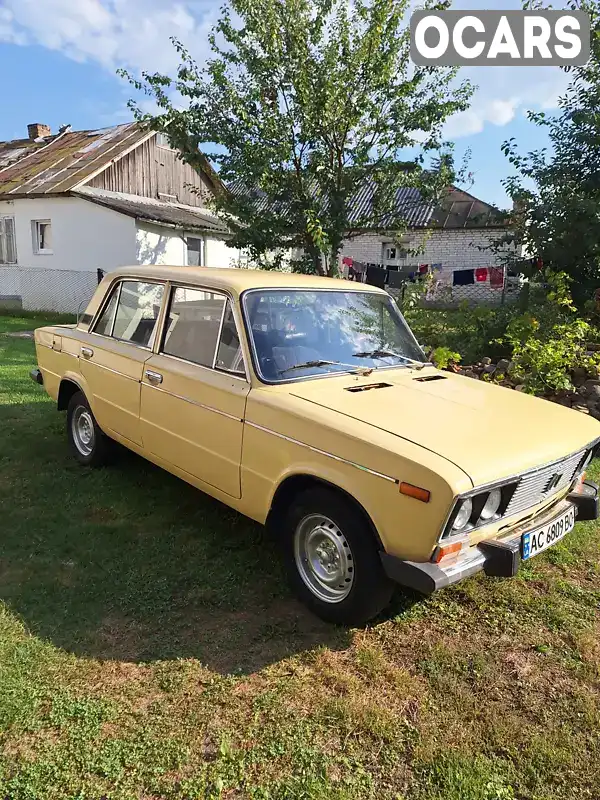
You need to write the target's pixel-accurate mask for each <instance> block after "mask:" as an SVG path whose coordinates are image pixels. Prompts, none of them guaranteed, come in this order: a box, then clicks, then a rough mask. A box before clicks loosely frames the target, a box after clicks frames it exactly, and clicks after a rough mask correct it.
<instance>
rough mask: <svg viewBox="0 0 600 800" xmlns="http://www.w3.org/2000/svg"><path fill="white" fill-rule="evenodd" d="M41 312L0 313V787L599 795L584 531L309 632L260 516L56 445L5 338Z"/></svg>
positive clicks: (24, 368)
mask: <svg viewBox="0 0 600 800" xmlns="http://www.w3.org/2000/svg"><path fill="white" fill-rule="evenodd" d="M39 324H43V320H41V319H39V318H38V319H35V320H32V319H31V318H19V317H18V316H11V317H0V332H2V333H0V511H1V517H0V530H1V532H2V535H1V549H0V797H1V798H6V799H7V800H38V799H39V798H44V799H45V798H52V799H54V798H56V800H59V799H60V800H64V799H65V798H67V799H68V798H72V799H73V800H75V798H77V800H84V799H85V800H100V799H101V798H107V799H108V798H110V799H111V800H113V799H115V800H116V799H117V798H119V800H121V799H124V798H131V799H132V800H133V799H134V798H135V799H136V800H141V799H142V798H143V800H151V799H152V798H178V799H179V800H184V799H185V800H192V798H198V799H202V800H205V799H207V798H223V799H224V800H225V799H226V800H234V798H235V799H236V800H237V798H246V797H250V798H257V800H258V799H259V798H260V799H261V800H266V799H267V798H273V800H275V799H277V800H279V799H280V798H281V799H282V800H284V799H290V800H291V799H292V798H293V799H294V800H296V798H298V800H300V799H302V800H309V799H311V800H355V799H356V798H373V800H392V798H394V800H400V799H402V800H517V799H518V800H567V799H568V800H571V798H578V799H581V798H589V799H590V800H597V798H599V797H600V735H599V734H600V638H599V634H600V573H599V566H598V563H599V557H600V528H599V526H597V525H596V524H592V523H582V524H579V525H577V527H576V529H575V531H574V532H573V534H571V535H570V536H569V537H568V538H567V540H566V541H565V542H563V543H561V544H560V545H558V546H556V547H555V548H553V549H552V550H550V551H549V552H548V553H547V554H545V555H543V556H540V557H539V558H537V559H533V560H532V561H531V562H530V563H528V564H527V565H526V566H525V567H524V568H523V570H522V573H521V575H520V576H519V577H518V578H517V579H514V580H511V581H502V580H494V579H489V578H479V577H477V578H474V579H471V580H469V581H467V582H466V583H464V584H462V585H461V586H460V587H458V588H454V589H450V590H446V591H444V592H442V593H440V594H438V595H437V596H436V597H434V598H432V599H429V600H422V599H419V598H418V597H416V596H412V595H407V594H402V593H399V594H398V596H397V598H396V600H395V601H394V605H393V607H392V609H391V610H390V611H389V612H388V613H387V614H386V615H385V616H384V617H383V618H382V619H381V620H380V621H379V622H377V624H374V625H372V626H371V627H369V628H367V629H364V630H352V631H346V630H338V629H335V628H333V627H330V626H326V625H325V624H322V623H320V622H319V621H318V620H316V619H314V618H312V617H311V616H310V615H309V614H308V613H307V612H305V611H304V610H303V609H302V608H301V607H300V606H299V605H298V604H297V603H296V602H295V600H294V599H293V598H292V597H291V596H290V594H289V592H288V589H287V587H286V585H285V582H284V579H283V576H282V571H281V568H280V566H279V562H278V559H277V549H276V546H275V544H274V543H273V542H272V541H270V540H269V539H268V537H267V536H266V535H265V533H264V532H263V530H262V529H261V528H260V527H259V526H257V525H255V524H254V523H252V522H250V521H248V520H246V519H244V518H242V517H240V516H238V515H237V514H235V513H234V512H232V511H230V510H229V509H227V508H225V507H224V506H221V505H220V504H219V503H217V502H215V501H213V500H211V499H209V498H208V497H205V496H204V495H202V494H200V493H199V492H197V491H196V490H194V489H192V488H191V487H189V486H187V485H186V484H184V483H182V482H181V481H179V480H177V479H176V478H174V477H172V476H170V475H168V474H167V473H165V472H163V471H161V470H159V469H158V468H156V467H153V466H152V465H150V464H148V463H146V462H145V461H143V460H142V459H140V458H137V457H136V456H134V455H132V454H128V453H123V455H122V457H121V458H120V459H119V460H118V462H117V463H116V464H115V465H114V466H112V467H111V468H109V469H105V470H100V471H91V470H86V469H84V468H82V467H80V466H78V465H77V464H76V463H75V461H74V460H72V458H71V457H70V456H69V453H68V450H67V443H66V438H65V435H64V416H63V415H62V414H59V413H57V412H56V411H55V409H54V408H53V406H52V403H51V402H50V400H49V399H48V398H47V397H46V395H45V394H44V393H43V391H42V390H41V389H40V388H39V387H37V386H36V385H34V384H33V383H32V382H31V380H30V378H29V370H30V368H31V367H32V366H33V365H34V360H35V359H34V350H33V343H32V342H31V341H30V340H27V339H22V338H15V337H12V336H8V335H6V331H11V332H15V331H18V330H26V329H31V327H33V325H39ZM548 435H552V434H551V432H550V431H549V432H548ZM592 471H594V470H592ZM595 472H596V474H598V468H597V467H596V469H595ZM399 524H401V520H399Z"/></svg>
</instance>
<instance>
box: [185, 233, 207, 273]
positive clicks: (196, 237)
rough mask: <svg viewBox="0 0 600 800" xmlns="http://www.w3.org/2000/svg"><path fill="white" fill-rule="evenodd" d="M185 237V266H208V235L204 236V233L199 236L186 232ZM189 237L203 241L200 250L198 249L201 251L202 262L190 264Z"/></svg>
mask: <svg viewBox="0 0 600 800" xmlns="http://www.w3.org/2000/svg"><path fill="white" fill-rule="evenodd" d="M184 239H185V266H186V267H192V268H197V267H206V236H203V235H202V234H200V235H199V236H198V235H197V234H192V233H186V234H185V236H184ZM188 239H196V240H197V241H199V242H200V243H201V247H200V250H198V252H199V253H200V262H201V263H200V264H190V256H189V247H188Z"/></svg>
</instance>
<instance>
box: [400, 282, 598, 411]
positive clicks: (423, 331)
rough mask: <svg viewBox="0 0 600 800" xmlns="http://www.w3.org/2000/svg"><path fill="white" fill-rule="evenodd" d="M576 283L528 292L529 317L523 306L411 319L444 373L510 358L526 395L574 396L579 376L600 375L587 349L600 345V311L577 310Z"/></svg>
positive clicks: (418, 312) (411, 315) (415, 312)
mask: <svg viewBox="0 0 600 800" xmlns="http://www.w3.org/2000/svg"><path fill="white" fill-rule="evenodd" d="M570 283H571V280H570V278H569V277H568V276H567V275H565V274H564V273H546V274H545V275H543V276H542V275H540V276H538V277H537V278H536V279H534V280H532V281H531V282H530V284H529V286H528V292H527V295H526V298H527V303H528V308H527V310H525V311H524V310H523V308H522V304H521V303H519V304H518V305H506V306H500V307H497V308H485V307H478V308H477V307H476V308H473V307H469V306H467V305H464V306H461V307H460V308H459V309H457V310H455V311H431V310H426V309H412V310H407V312H406V317H407V320H408V322H409V324H410V325H411V326H412V328H413V330H414V332H415V335H416V336H417V339H418V340H419V342H421V344H422V345H423V346H425V347H427V348H428V349H429V350H432V351H433V358H434V360H435V361H436V363H437V364H438V366H440V367H441V368H445V367H447V366H449V365H450V364H451V363H458V362H459V361H462V362H463V363H464V364H473V363H476V362H479V361H481V359H482V358H484V357H485V356H489V357H490V358H491V359H492V360H493V361H496V360H498V359H500V358H507V359H509V360H510V361H511V362H512V364H511V373H512V375H513V376H519V382H520V383H523V384H524V386H525V391H527V392H529V393H531V394H537V395H550V394H555V393H557V392H562V391H572V390H573V389H574V388H575V384H574V377H575V376H577V379H578V382H579V383H581V381H582V380H585V378H586V377H594V378H597V377H598V375H599V374H600V353H598V352H593V353H590V352H588V350H587V347H586V345H587V343H588V342H590V341H598V340H600V330H599V327H598V321H599V319H598V311H597V309H593V310H592V309H589V310H588V311H587V312H579V311H578V310H577V309H576V307H575V306H574V304H573V301H572V298H571V293H570ZM584 314H585V316H584ZM594 314H595V315H596V316H594Z"/></svg>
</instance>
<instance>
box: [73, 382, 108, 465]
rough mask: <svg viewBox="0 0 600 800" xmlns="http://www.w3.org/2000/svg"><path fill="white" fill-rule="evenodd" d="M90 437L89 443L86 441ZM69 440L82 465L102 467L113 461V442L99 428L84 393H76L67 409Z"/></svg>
mask: <svg viewBox="0 0 600 800" xmlns="http://www.w3.org/2000/svg"><path fill="white" fill-rule="evenodd" d="M88 435H89V441H86V439H87V437H88ZM67 438H68V439H69V445H70V447H71V451H72V453H73V455H74V456H75V458H76V459H77V461H79V463H80V464H84V465H85V466H86V467H102V466H104V465H105V464H108V463H109V461H110V460H111V456H112V450H113V447H112V445H113V442H112V440H111V439H109V438H108V436H106V435H105V434H104V433H103V432H102V431H101V430H100V427H99V426H98V423H97V422H96V418H95V417H94V414H93V413H92V409H91V408H90V404H89V403H88V401H87V398H86V396H85V395H84V393H83V392H75V394H74V395H73V396H72V397H71V399H70V400H69V405H68V407H67Z"/></svg>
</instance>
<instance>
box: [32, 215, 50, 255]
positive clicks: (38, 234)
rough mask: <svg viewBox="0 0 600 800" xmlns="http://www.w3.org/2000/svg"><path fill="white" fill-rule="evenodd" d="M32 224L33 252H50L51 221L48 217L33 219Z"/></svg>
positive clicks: (40, 253) (42, 253)
mask: <svg viewBox="0 0 600 800" xmlns="http://www.w3.org/2000/svg"><path fill="white" fill-rule="evenodd" d="M32 224H33V251H34V253H37V254H38V255H45V254H52V253H53V252H54V251H53V249H52V223H51V222H50V220H49V219H34V220H33V223H32Z"/></svg>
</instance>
